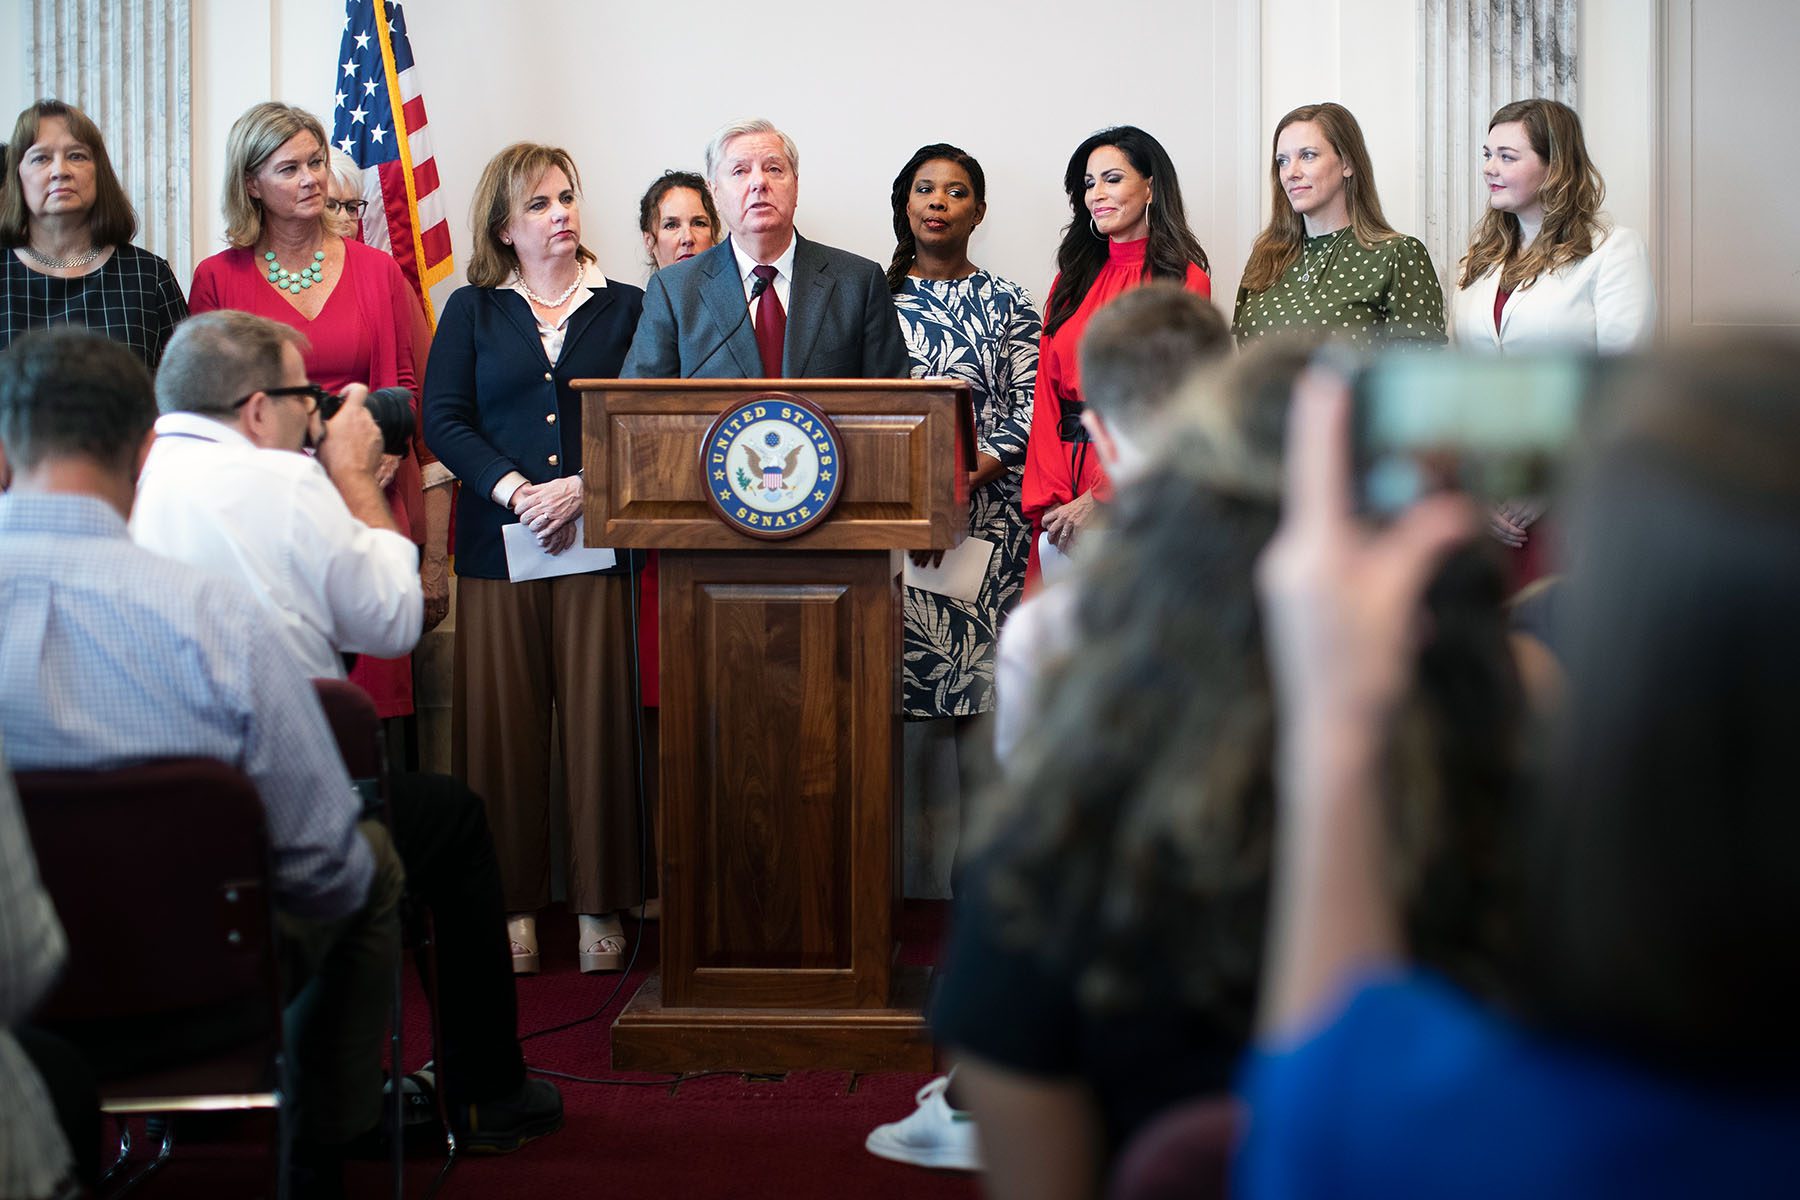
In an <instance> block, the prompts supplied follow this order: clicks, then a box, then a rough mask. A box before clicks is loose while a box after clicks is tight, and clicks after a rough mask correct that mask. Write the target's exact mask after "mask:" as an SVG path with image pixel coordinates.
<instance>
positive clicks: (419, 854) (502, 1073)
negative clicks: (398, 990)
mask: <svg viewBox="0 0 1800 1200" xmlns="http://www.w3.org/2000/svg"><path fill="white" fill-rule="evenodd" d="M388 800H389V819H390V823H391V824H392V827H393V831H394V847H395V849H396V850H398V851H399V853H400V861H401V862H403V863H404V864H405V865H406V890H407V893H408V895H410V896H412V897H413V898H414V899H415V900H416V901H417V902H419V903H421V904H424V905H425V906H427V907H428V908H430V910H431V917H432V924H433V926H434V929H435V934H436V942H437V971H438V1010H439V1011H438V1019H439V1029H438V1032H439V1036H440V1037H441V1038H442V1040H443V1049H444V1061H443V1063H441V1064H440V1066H441V1067H442V1069H443V1080H444V1086H445V1088H446V1089H447V1090H448V1093H449V1099H450V1102H451V1103H452V1104H472V1103H478V1102H481V1101H484V1100H493V1099H498V1098H500V1097H502V1096H506V1095H509V1094H510V1093H512V1092H514V1091H516V1090H517V1089H518V1087H519V1085H520V1084H522V1083H524V1081H525V1060H524V1058H523V1056H521V1054H520V1053H519V1037H518V1027H519V1005H518V998H517V996H516V995H515V993H514V991H513V973H512V955H511V952H510V951H509V950H508V949H507V944H506V917H505V909H504V908H503V907H502V903H503V901H502V898H501V890H500V864H499V861H498V859H496V857H495V855H494V838H493V835H492V834H491V833H490V832H489V831H488V821H487V811H486V808H485V806H484V805H483V804H482V801H481V797H479V796H477V795H476V794H475V793H474V792H472V791H470V790H469V789H468V788H467V787H465V786H464V785H463V784H462V783H461V781H459V780H457V779H455V778H452V777H451V776H449V775H396V776H394V777H393V780H392V786H391V787H390V788H389V796H388Z"/></svg>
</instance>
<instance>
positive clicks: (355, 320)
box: [188, 101, 437, 717]
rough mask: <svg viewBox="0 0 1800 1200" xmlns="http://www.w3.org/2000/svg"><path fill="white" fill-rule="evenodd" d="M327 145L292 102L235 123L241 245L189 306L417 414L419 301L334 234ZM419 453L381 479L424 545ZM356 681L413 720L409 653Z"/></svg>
mask: <svg viewBox="0 0 1800 1200" xmlns="http://www.w3.org/2000/svg"><path fill="white" fill-rule="evenodd" d="M326 146H327V144H326V140H325V129H324V127H323V126H322V125H320V124H319V121H318V119H317V118H316V117H314V116H313V115H312V114H311V113H308V112H305V111H303V110H301V109H298V108H294V107H293V106H291V105H287V104H279V103H275V102H273V101H271V102H268V103H264V104H258V105H257V106H255V107H254V108H252V109H250V110H249V111H248V112H246V113H245V114H244V115H243V116H241V117H239V118H238V119H237V121H236V123H235V124H233V125H232V127H231V133H230V135H229V136H228V138H227V140H226V143H225V158H226V163H225V223H226V224H225V239H226V240H227V241H228V242H230V243H231V249H229V250H224V251H221V252H220V253H218V254H215V255H213V256H212V257H211V258H208V259H206V260H205V261H204V262H202V263H201V264H200V265H199V266H198V267H197V268H195V270H194V285H193V287H192V288H190V289H189V294H190V296H191V299H190V301H189V304H188V307H189V309H191V310H192V311H193V312H196V313H202V312H210V311H212V310H213V309H218V308H233V309H240V310H242V311H244V312H250V313H255V314H256V315H257V316H260V317H268V318H270V319H271V320H276V321H282V322H284V323H286V324H288V325H291V326H293V327H294V328H295V329H298V330H300V332H302V333H304V334H305V335H306V339H307V341H308V343H309V344H310V347H311V348H310V349H309V350H308V351H307V353H306V372H307V375H308V377H309V378H310V379H311V380H312V381H313V382H314V383H316V384H318V385H319V386H321V387H323V388H326V389H327V390H330V391H334V392H335V391H339V390H341V389H342V388H344V387H345V386H347V385H349V384H352V383H364V384H367V385H368V386H369V388H370V389H371V390H373V389H375V388H383V387H403V388H406V389H408V390H409V391H411V392H412V393H413V411H414V416H415V418H416V417H417V413H418V394H419V375H420V370H419V368H420V366H421V364H420V363H419V362H418V361H417V352H416V348H415V332H416V330H417V325H418V323H419V322H420V321H422V319H423V318H422V315H421V313H420V309H419V300H418V296H417V295H416V294H415V293H414V292H413V290H412V285H411V284H409V283H408V282H407V280H406V276H405V275H404V274H402V273H401V271H400V267H399V265H398V264H397V263H395V262H394V259H393V257H392V256H391V255H388V254H384V253H382V252H381V251H380V250H376V249H374V248H373V247H370V246H365V245H363V244H362V243H361V242H355V241H346V240H345V239H344V238H342V237H340V236H338V235H337V234H336V233H333V232H332V231H331V228H330V226H329V225H328V223H327V219H326V217H327V215H326V209H325V200H326V197H327V194H328V193H327V160H326ZM415 440H416V439H415ZM416 453H417V451H416V450H413V451H410V452H409V453H408V455H407V456H405V458H403V459H402V460H401V461H400V462H399V463H397V464H396V467H397V472H396V475H395V476H394V477H393V478H391V479H388V480H384V481H383V482H384V484H385V485H386V486H387V488H388V503H389V505H390V506H391V507H392V509H393V511H394V519H395V521H396V522H397V523H398V524H399V526H400V531H401V532H402V533H404V534H406V535H407V536H409V537H411V538H412V539H413V540H414V541H415V542H419V541H422V540H423V538H424V535H425V530H424V529H422V528H419V527H418V524H419V522H418V521H417V517H418V515H419V514H420V513H421V512H422V511H423V501H422V499H421V498H420V497H419V495H418V494H417V492H418V488H419V479H420V473H419V464H418V462H417V461H416V460H414V458H413V456H414V455H415V454H416ZM402 488H404V489H405V494H402V491H401V489H402ZM433 524H434V525H435V524H437V523H436V522H434V523H433ZM350 678H351V679H352V680H353V681H354V682H356V683H357V684H359V685H361V686H362V688H363V689H364V690H365V691H367V692H368V693H369V694H370V696H371V697H373V698H374V700H375V707H376V710H377V711H378V712H379V713H380V714H381V715H382V716H383V717H403V716H410V715H412V711H413V695H412V660H411V659H410V658H394V659H377V658H370V657H368V656H366V655H365V656H363V657H362V658H360V659H358V660H357V664H356V669H355V670H354V671H353V672H352V673H351V676H350Z"/></svg>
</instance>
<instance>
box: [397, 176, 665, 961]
mask: <svg viewBox="0 0 1800 1200" xmlns="http://www.w3.org/2000/svg"><path fill="white" fill-rule="evenodd" d="M580 186H581V184H580V179H579V177H578V176H577V174H576V171H575V164H574V163H573V162H572V161H570V159H569V156H568V154H567V153H565V152H564V151H562V150H560V149H556V148H554V147H550V146H539V145H531V144H526V143H520V144H518V145H514V146H509V147H507V148H506V149H505V150H502V151H501V152H500V153H499V154H498V155H496V156H495V157H494V159H493V161H492V162H490V163H488V165H487V168H486V169H485V170H484V171H483V172H482V175H481V181H480V183H479V184H478V185H477V187H476V194H475V205H474V209H473V211H474V213H475V220H474V225H475V228H474V241H475V249H474V253H473V255H472V258H471V262H470V266H469V285H470V286H468V287H465V288H462V289H460V290H459V291H457V292H456V294H455V295H453V296H451V297H450V303H449V304H447V305H446V306H445V307H444V315H443V320H442V322H441V323H440V324H439V326H438V331H437V338H436V340H435V341H434V342H433V343H432V351H431V371H430V373H429V375H428V376H427V380H426V385H425V439H426V442H427V443H428V444H429V445H430V446H431V448H432V451H433V452H434V453H436V454H437V456H438V458H439V459H440V460H441V461H442V462H443V463H444V464H445V465H446V466H447V467H449V468H450V470H451V471H453V472H455V474H456V477H457V478H458V479H459V480H461V481H462V488H461V497H460V499H459V500H458V501H457V510H456V574H457V578H458V595H457V615H456V671H455V684H454V688H453V694H452V710H451V737H452V749H451V754H452V762H453V770H454V772H455V773H456V774H457V775H458V776H460V777H462V778H463V779H464V780H466V781H467V782H468V784H469V786H470V787H472V788H474V789H475V791H477V792H479V793H480V794H481V795H482V796H483V797H485V798H486V800H487V810H488V820H489V823H490V824H491V825H492V826H493V831H494V846H495V849H496V851H497V852H498V854H499V858H500V875H501V879H502V881H503V884H504V886H505V890H506V908H507V912H508V913H509V914H511V916H510V919H509V920H508V922H507V928H508V933H509V935H510V937H511V940H512V953H513V967H514V969H515V970H517V971H521V972H530V971H535V970H537V969H538V962H539V956H538V944H537V926H536V913H537V910H538V909H540V908H543V907H544V906H545V905H547V904H548V903H549V902H550V825H549V817H550V811H551V804H550V728H551V721H552V719H554V720H555V721H556V728H557V733H558V742H559V743H560V745H561V749H562V760H563V777H564V782H565V788H566V793H567V794H566V801H567V803H566V807H567V811H568V828H567V832H566V835H565V839H564V840H565V842H566V846H567V854H568V864H567V865H568V898H569V907H570V908H571V909H573V910H574V911H575V912H577V913H580V914H581V921H580V925H581V931H580V945H579V953H580V962H581V969H582V970H584V971H608V970H618V969H619V968H620V967H621V966H622V965H623V962H624V951H625V937H624V928H623V926H622V924H621V922H620V919H619V914H620V912H621V911H622V910H624V909H627V908H632V907H635V906H636V905H637V904H638V903H639V902H640V900H641V899H642V898H643V897H644V887H645V883H646V880H645V879H644V877H643V871H642V868H641V863H642V862H643V861H645V860H646V859H647V858H648V855H645V854H642V853H641V852H640V846H639V843H640V839H641V838H642V837H643V835H644V830H643V828H642V822H641V819H640V812H639V807H638V804H637V788H636V777H635V767H636V755H635V752H634V748H633V737H632V729H633V722H632V717H633V712H632V710H633V707H634V705H635V704H636V696H635V694H634V693H633V691H632V682H631V678H632V677H631V628H630V588H631V586H632V580H631V577H630V575H631V569H632V568H631V565H630V563H629V561H627V562H622V563H621V564H620V565H619V566H617V567H614V568H612V569H610V570H605V571H593V572H588V573H585V574H571V575H560V576H556V577H554V578H548V579H532V580H527V581H524V582H520V583H513V582H510V579H509V572H508V569H507V552H506V549H505V547H504V545H503V543H502V533H501V530H502V528H503V527H504V526H506V525H510V524H514V523H515V522H516V523H518V524H521V525H524V526H525V527H526V528H527V529H529V530H530V531H531V533H532V534H533V535H535V539H536V546H537V547H538V548H541V549H542V550H543V551H545V552H547V553H549V554H550V555H553V556H554V555H558V554H561V553H562V552H564V551H565V550H568V549H569V548H570V547H571V546H573V545H574V544H575V542H576V538H577V532H578V526H577V518H578V517H579V516H580V515H581V502H582V478H581V402H580V399H579V398H578V397H577V396H576V395H575V393H574V392H573V391H572V390H571V389H570V387H569V383H570V381H571V380H574V379H592V378H606V377H610V376H616V375H617V374H618V373H619V366H620V364H621V363H623V362H624V360H625V352H626V350H627V349H629V348H630V346H631V337H632V333H633V332H634V331H635V330H636V328H637V321H638V314H639V313H640V312H641V311H642V308H643V292H642V291H640V290H639V289H638V288H635V287H632V286H631V285H629V284H622V283H618V282H615V281H612V280H608V279H607V278H606V277H605V276H604V275H602V274H601V273H600V271H599V269H598V267H597V266H596V265H595V261H594V255H593V253H592V252H591V251H590V250H588V249H587V247H585V246H583V245H582V244H581V212H580Z"/></svg>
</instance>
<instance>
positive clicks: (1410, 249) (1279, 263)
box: [1231, 103, 1444, 345]
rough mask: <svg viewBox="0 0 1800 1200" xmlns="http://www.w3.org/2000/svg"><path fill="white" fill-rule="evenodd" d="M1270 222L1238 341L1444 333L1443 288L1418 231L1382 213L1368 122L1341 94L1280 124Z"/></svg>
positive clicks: (1425, 337) (1239, 308)
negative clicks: (1399, 228) (1403, 229)
mask: <svg viewBox="0 0 1800 1200" xmlns="http://www.w3.org/2000/svg"><path fill="white" fill-rule="evenodd" d="M1269 182H1270V186H1271V188H1272V190H1273V192H1274V198H1273V202H1272V204H1271V206H1270V211H1269V224H1268V227H1267V228H1265V229H1264V230H1263V231H1262V233H1260V234H1258V235H1257V238H1256V243H1255V244H1254V245H1253V246H1252V247H1251V249H1250V261H1249V262H1247V263H1246V264H1245V265H1244V279H1243V283H1242V285H1241V286H1240V287H1239V288H1238V294H1237V305H1236V307H1235V309H1234V314H1233V317H1232V323H1231V324H1232V332H1233V333H1234V334H1236V336H1237V340H1238V342H1239V344H1242V343H1245V342H1248V341H1251V340H1253V339H1255V338H1260V337H1266V336H1268V335H1269V334H1273V333H1293V332H1295V331H1297V330H1298V331H1313V332H1319V333H1324V334H1326V335H1327V336H1330V337H1334V338H1339V339H1341V340H1344V341H1348V342H1351V343H1354V344H1359V345H1369V344H1372V343H1376V342H1407V341H1413V342H1429V343H1439V342H1442V341H1443V340H1444V293H1443V290H1442V288H1441V287H1440V286H1439V284H1438V276H1437V271H1436V270H1434V269H1433V268H1432V265H1431V255H1430V254H1429V253H1427V252H1426V249H1425V246H1424V244H1423V243H1421V242H1420V241H1419V239H1418V238H1414V237H1407V236H1405V235H1403V234H1399V233H1396V232H1394V230H1393V228H1392V227H1391V226H1390V225H1388V223H1387V218H1386V217H1384V216H1382V214H1381V200H1380V198H1379V197H1378V196H1377V194H1376V191H1375V168H1374V166H1373V164H1372V163H1371V162H1370V161H1369V151H1368V147H1367V146H1366V145H1365V144H1364V143H1363V135H1362V127H1361V126H1359V125H1358V124H1357V123H1356V118H1355V117H1354V116H1352V115H1351V113H1350V110H1349V109H1347V108H1345V107H1344V106H1343V105H1341V104H1332V103H1325V104H1306V105H1302V106H1301V107H1299V108H1296V109H1294V110H1293V111H1292V112H1290V113H1288V114H1287V115H1286V116H1284V117H1282V118H1281V122H1280V123H1279V124H1278V125H1276V126H1275V142H1274V149H1273V152H1272V156H1271V165H1270V171H1269Z"/></svg>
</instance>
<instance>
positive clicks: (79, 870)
mask: <svg viewBox="0 0 1800 1200" xmlns="http://www.w3.org/2000/svg"><path fill="white" fill-rule="evenodd" d="M17 782H18V788H19V799H20V802H21V805H22V807H23V809H24V812H25V821H26V824H27V826H28V827H29V828H30V830H31V840H32V845H33V847H34V849H35V850H36V852H37V859H38V870H39V873H40V874H41V875H42V877H43V881H44V887H45V889H46V890H47V891H48V892H49V894H50V897H51V899H52V900H53V901H54V902H55V904H56V911H57V915H58V916H59V917H61V919H62V923H63V929H64V931H65V932H66V933H67V934H68V939H69V961H68V964H67V967H66V969H65V970H64V972H63V976H62V979H61V980H60V981H59V983H58V985H57V988H56V990H55V991H54V992H53V993H52V994H51V995H50V996H49V997H48V999H47V1001H46V1004H45V1007H44V1008H43V1010H42V1011H41V1014H40V1017H39V1019H40V1020H44V1021H47V1022H53V1023H61V1022H81V1021H95V1020H110V1019H113V1018H118V1017H149V1016H155V1015H158V1014H166V1013H173V1012H183V1011H194V1010H199V1009H207V1008H222V1007H226V1006H230V1005H234V1004H239V1003H241V1002H244V1001H246V1000H255V999H256V998H258V997H270V996H273V997H274V998H275V999H276V1004H277V1007H278V999H279V995H280V990H279V987H278V986H275V987H272V985H273V984H275V983H276V974H277V972H276V967H275V961H276V959H275V934H274V926H273V920H274V917H273V911H274V909H273V894H272V886H271V880H272V870H271V866H270V858H269V845H268V834H267V831H266V829H265V825H264V814H263V806H262V802H261V800H260V799H259V798H258V796H257V794H256V787H255V785H254V784H252V783H251V782H250V780H249V779H248V778H246V777H245V776H244V774H243V773H242V772H240V771H237V770H235V769H234V768H232V767H229V766H227V765H225V764H224V763H220V762H214V761H212V760H211V759H169V760H163V761H157V762H150V763H145V764H142V765H139V766H133V767H124V768H120V769H117V770H110V771H26V772H22V773H20V774H19V775H18V776H17Z"/></svg>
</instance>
